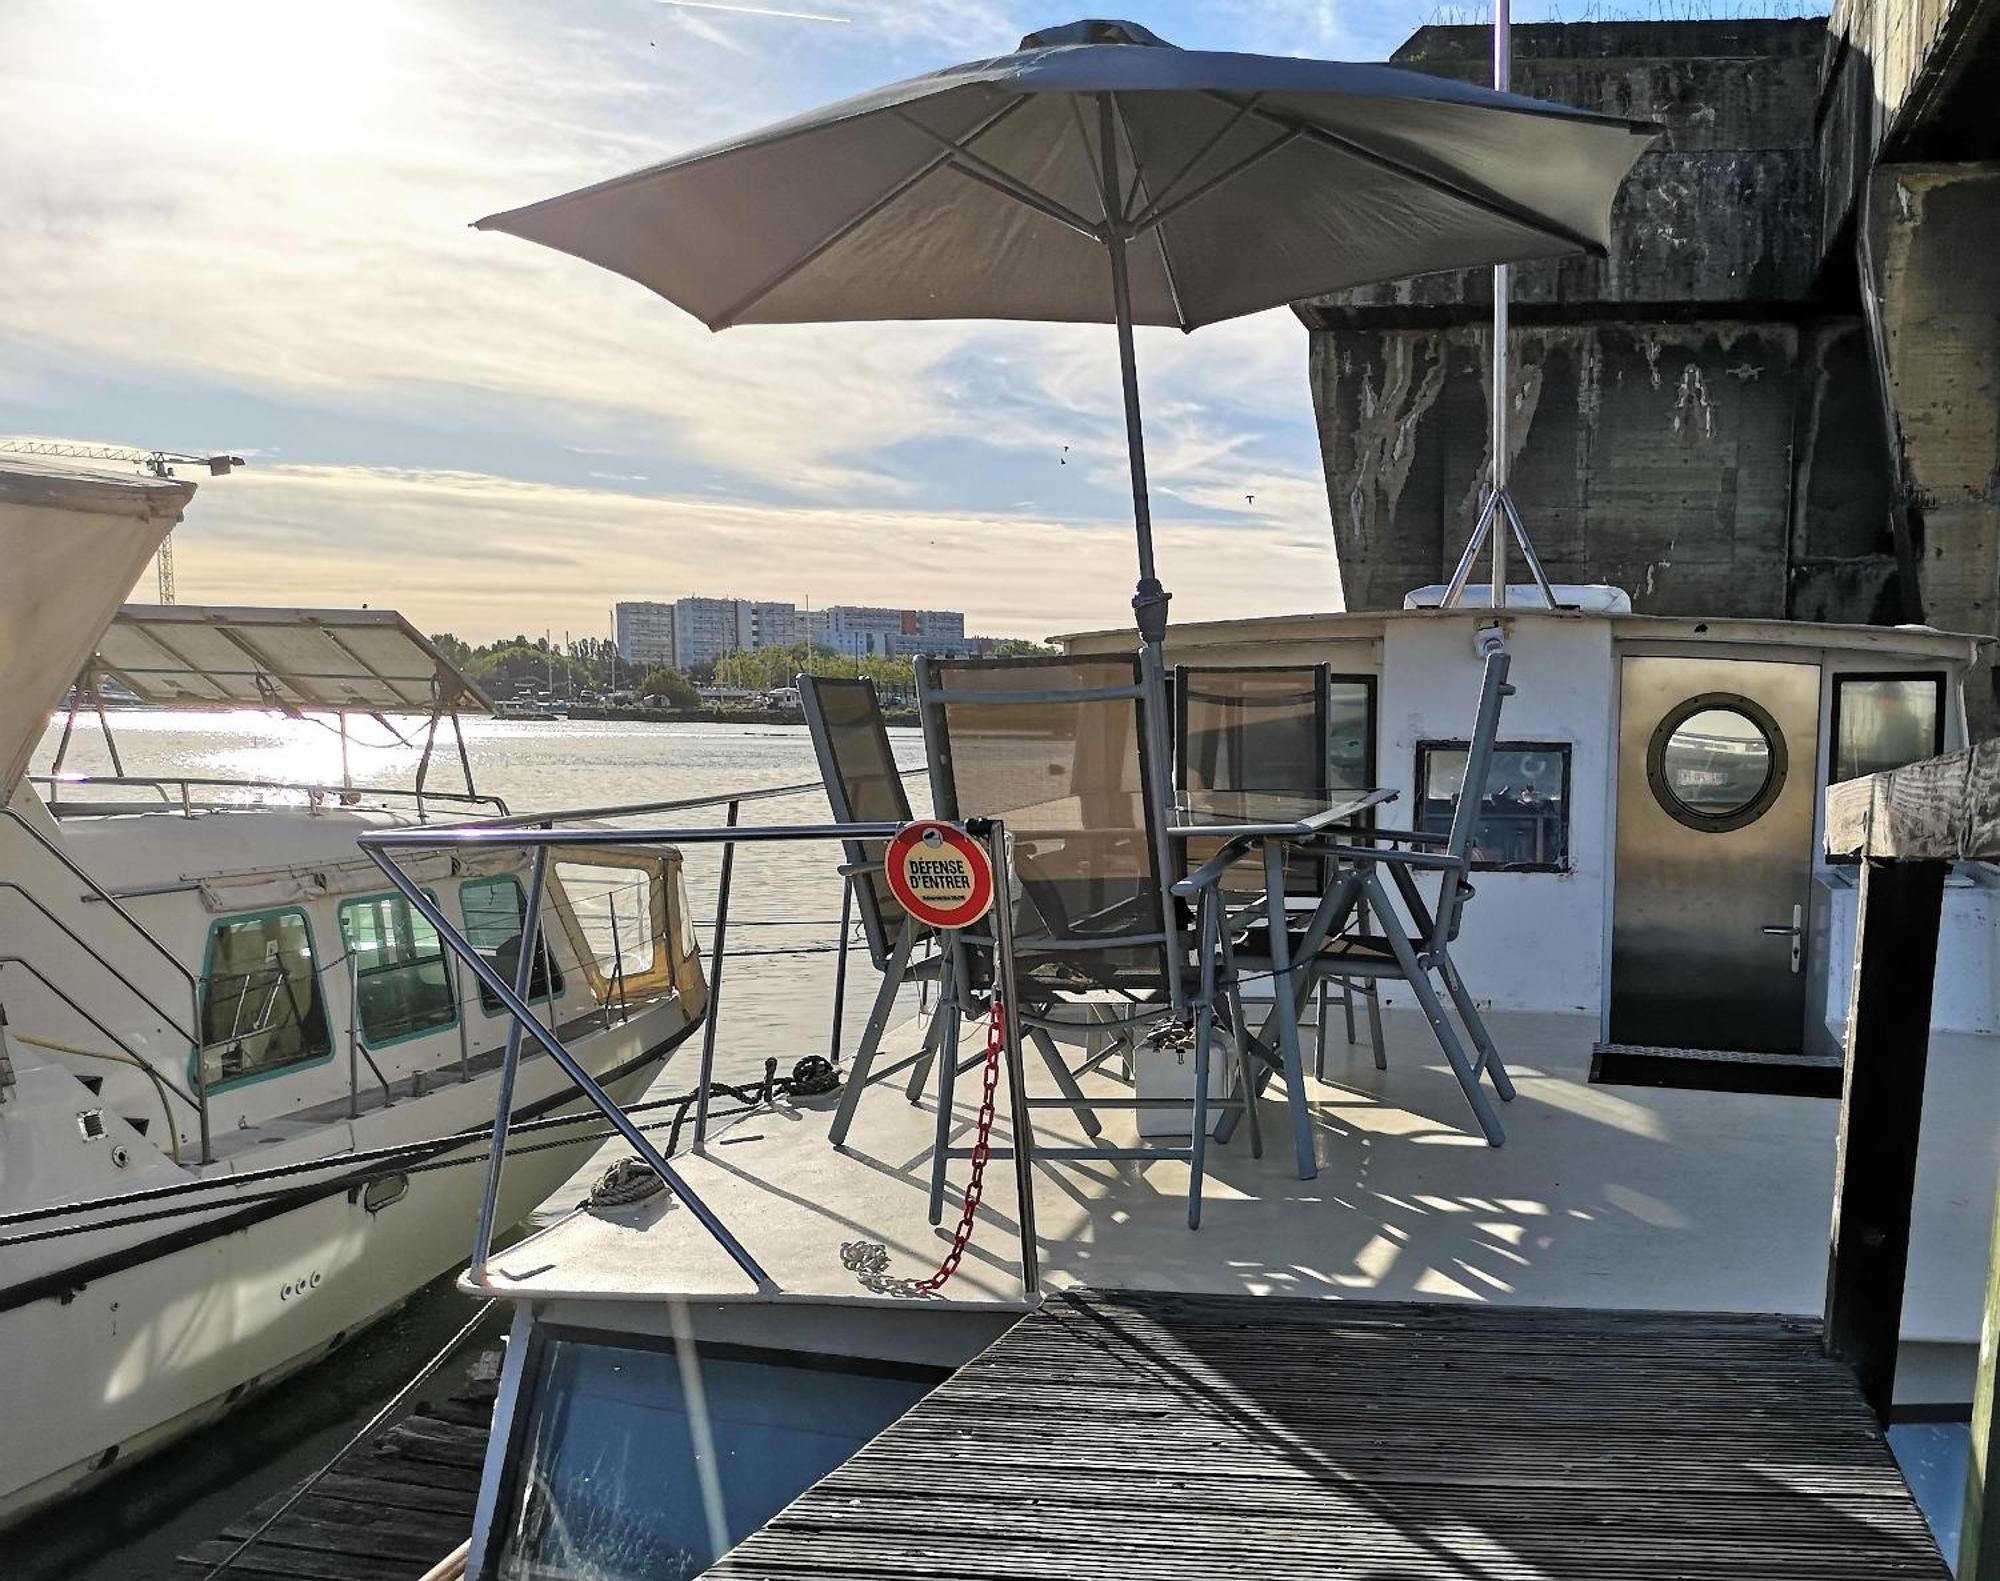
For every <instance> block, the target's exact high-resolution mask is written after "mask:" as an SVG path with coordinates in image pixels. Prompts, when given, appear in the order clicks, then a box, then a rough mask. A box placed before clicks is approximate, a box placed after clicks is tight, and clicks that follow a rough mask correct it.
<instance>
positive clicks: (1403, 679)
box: [1376, 616, 1617, 1015]
mask: <svg viewBox="0 0 2000 1581" xmlns="http://www.w3.org/2000/svg"><path fill="white" fill-rule="evenodd" d="M1483 623H1484V622H1483V620H1480V619H1473V618H1471V617H1466V618H1461V619H1452V618H1432V619H1420V620H1399V621H1392V622H1390V623H1389V624H1388V627H1387V630H1386V631H1385V632H1384V633H1383V637H1382V658H1383V664H1382V672H1383V673H1382V683H1381V690H1380V694H1379V698H1378V704H1377V706H1378V717H1379V724H1378V727H1377V728H1378V740H1377V763H1378V769H1377V775H1376V778H1377V780H1378V782H1379V783H1381V784H1382V785H1384V786H1388V787H1390V788H1393V789H1394V790H1396V791H1397V792H1399V795H1398V798H1397V800H1396V801H1395V802H1394V803H1392V804H1391V805H1390V806H1389V807H1387V808H1385V809H1384V811H1383V813H1382V822H1383V823H1384V824H1386V825H1390V826H1394V827H1407V826H1408V824H1409V823H1410V822H1411V820H1413V819H1414V818H1415V817H1416V813H1417V786H1416V781H1415V775H1416V756H1417V743H1418V742H1419V741H1424V740H1432V741H1435V740H1464V739H1465V738H1467V737H1468V736H1469V735H1470V734H1471V731H1472V717H1473V710H1474V707H1475V705H1476V704H1477V701H1478V696H1479V680H1480V671H1481V661H1480V658H1479V656H1478V655H1477V654H1476V653H1475V652H1474V651H1473V646H1472V637H1473V632H1474V631H1475V629H1476V628H1477V627H1478V626H1479V625H1480V624H1483ZM1507 624H1508V626H1509V627H1510V633H1509V641H1508V648H1509V651H1510V652H1511V654H1512V655H1513V664H1512V666H1511V670H1510V674H1509V679H1510V680H1511V681H1512V683H1513V685H1514V687H1515V693H1514V695H1513V696H1512V697H1510V698H1508V699H1507V700H1506V704H1505V706H1504V707H1503V709H1502V710H1501V714H1500V739H1501V740H1502V741H1517V740H1518V741H1565V742H1568V743H1569V745H1570V783H1569V793H1570V794H1569V860H1570V867H1569V871H1568V872H1566V873H1475V874H1473V875H1472V884H1473V887H1474V889H1475V890H1477V892H1478V893H1477V894H1476V895H1475V897H1474V898H1473V899H1472V901H1471V902H1470V903H1469V904H1468V905H1467V906H1466V910H1465V919H1464V924H1463V929H1462V932H1461V935H1460V939H1459V942H1458V944H1457V945H1456V946H1455V947H1454V949H1453V958H1454V959H1455V960H1456V961H1457V963H1458V966H1459V969H1460V971H1461V972H1462V973H1463V975H1464V977H1465V980H1466V984H1467V986H1468V987H1469V988H1470V989H1471V990H1472V993H1473V995H1474V997H1475V998H1477V999H1478V1001H1479V1002H1480V1003H1481V1004H1482V1005H1491V1006H1494V1007H1496V1008H1498V1009H1503V1010H1543V1011H1583V1012H1586V1013H1588V1014H1591V1015H1595V1014H1597V1012H1598V1009H1599V1005H1600V1002H1601V999H1602V985H1603V974H1604V949H1605V946H1604V941H1605V937H1606V919H1607V909H1606V908H1607V907H1608V905H1609V897H1610V868H1609V864H1610V852H1611V800H1612V798H1611V786H1612V784H1613V782H1614V759H1613V754H1614V752H1615V743H1616V738H1617V731H1616V728H1615V725H1614V723H1613V721H1614V719H1615V698H1614V696H1613V693H1612V684H1613V677H1614V674H1615V672H1614V669H1613V666H1612V662H1611V626H1610V623H1609V622H1607V621H1603V620H1589V619H1576V618H1565V617H1560V616H1558V617H1538V616H1523V617H1516V618H1514V619H1511V620H1509V621H1508V623H1507ZM1425 887H1426V888H1427V889H1428V887H1429V886H1428V885H1425ZM1383 1002H1384V1003H1385V1004H1390V1005H1395V1004H1403V1005H1407V1004H1409V1003H1410V1002H1411V1001H1410V997H1409V992H1408V990H1407V989H1405V988H1403V987H1402V986H1401V985H1399V984H1396V983H1388V984H1385V985H1384V992H1383Z"/></svg>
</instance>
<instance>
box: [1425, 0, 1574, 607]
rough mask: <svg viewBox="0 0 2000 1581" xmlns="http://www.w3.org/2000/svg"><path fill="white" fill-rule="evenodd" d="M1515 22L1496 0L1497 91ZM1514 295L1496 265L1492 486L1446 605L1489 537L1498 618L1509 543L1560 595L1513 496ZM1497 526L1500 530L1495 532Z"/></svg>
mask: <svg viewBox="0 0 2000 1581" xmlns="http://www.w3.org/2000/svg"><path fill="white" fill-rule="evenodd" d="M1512 50H1513V21H1512V18H1511V17H1510V16H1509V14H1508V0H1493V87H1494V89H1495V90H1496V91H1497V92H1500V93H1505V92H1507V91H1508V89H1509V87H1510V85H1511V82H1512V78H1513V59H1512ZM1512 290H1513V271H1512V270H1511V269H1510V268H1509V266H1508V265H1506V264H1495V265H1494V266H1493V383H1492V391H1491V402H1492V404H1491V408H1490V411H1491V415H1492V419H1493V427H1492V432H1491V435H1490V437H1489V439H1488V445H1489V446H1490V448H1491V458H1492V459H1491V468H1490V479H1491V487H1490V488H1489V490H1488V492H1487V495H1486V503H1485V504H1484V505H1482V506H1481V507H1480V511H1479V519H1478V521H1476V522H1474V523H1473V527H1472V538H1471V540H1470V541H1469V542H1468V543H1467V544H1466V546H1465V553H1464V554H1462V555H1460V556H1459V557H1458V564H1457V566H1455V567H1454V568H1453V570H1452V573H1451V581H1450V583H1449V584H1448V585H1447V586H1446V587H1445V590H1444V606H1445V608H1447V609H1450V608H1452V607H1453V606H1455V605H1457V604H1458V603H1459V602H1461V601H1462V600H1463V598H1464V597H1465V584H1466V582H1467V580H1468V579H1470V577H1471V575H1472V568H1473V566H1474V565H1476V564H1477V563H1478V561H1479V551H1480V549H1481V548H1483V547H1484V546H1485V543H1486V539H1487V536H1488V535H1489V534H1491V536H1492V539H1493V576H1492V588H1493V591H1492V599H1493V602H1492V605H1491V608H1492V609H1493V610H1494V611H1495V612H1496V613H1497V612H1498V611H1501V610H1504V609H1505V608H1506V607H1507V542H1508V539H1509V538H1512V539H1513V540H1514V541H1515V542H1516V543H1518V544H1520V546H1521V557H1522V559H1524V560H1526V561H1527V562H1528V570H1529V571H1530V573H1532V574H1533V576H1534V578H1535V587H1536V588H1537V590H1538V591H1539V592H1540V593H1541V595H1542V603H1543V605H1544V606H1546V607H1547V608H1549V609H1554V608H1555V607H1556V595H1555V590H1554V589H1553V588H1552V587H1550V586H1549V578H1548V573H1547V572H1545V571H1544V570H1543V569H1542V562H1541V558H1540V556H1538V555H1537V554H1536V553H1535V546H1534V545H1533V544H1532V543H1530V542H1529V541H1528V529H1527V528H1526V527H1525V526H1523V525H1522V522H1521V513H1520V512H1519V511H1517V510H1515V509H1514V500H1513V497H1512V496H1511V495H1510V494H1509V493H1508V492H1507V465H1508V461H1509V459H1510V457H1509V454H1508V443H1507V407H1508V404H1509V402H1510V399H1511V396H1512V393H1513V370H1512V367H1511V364H1510V359H1509V357H1508V345H1507V327H1508V326H1507V308H1508V305H1509V297H1510V295H1511V294H1512ZM1496 525H1497V527H1498V530H1497V531H1495V528H1496Z"/></svg>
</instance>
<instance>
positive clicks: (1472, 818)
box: [1223, 649, 1514, 1147]
mask: <svg viewBox="0 0 2000 1581" xmlns="http://www.w3.org/2000/svg"><path fill="white" fill-rule="evenodd" d="M1508 664H1509V658H1508V655H1507V653H1506V651H1505V650H1504V649H1502V650H1499V651H1497V652H1493V653H1490V654H1488V656H1487V658H1486V667H1485V671H1484V674H1483V675H1482V677H1481V681H1480V688H1479V703H1478V712H1477V714H1476V716H1475V720H1474V724H1473V730H1472V735H1471V738H1470V740H1469V742H1468V744H1467V749H1466V762H1465V778H1464V781H1463V783H1462V784H1461V785H1460V787H1459V796H1458V805H1457V807H1456V808H1455V809H1454V810H1453V813H1452V820H1451V828H1450V830H1449V832H1448V833H1446V834H1443V835H1438V834H1431V833H1424V832H1420V831H1416V830H1407V829H1404V830H1398V829H1382V828H1377V827H1373V826H1370V827H1369V828H1367V829H1366V830H1353V831H1349V833H1350V834H1365V836H1366V837H1367V839H1369V840H1370V841H1371V842H1374V843H1372V844H1370V845H1366V846H1363V845H1351V844H1341V843H1328V844H1326V845H1325V846H1324V847H1323V850H1324V851H1325V854H1326V855H1327V856H1329V857H1331V858H1333V859H1335V860H1337V861H1338V862H1340V863H1341V864H1342V865H1341V869H1340V876H1339V877H1338V879H1337V880H1336V882H1335V883H1334V885H1333V887H1332V888H1331V889H1330V890H1329V892H1328V894H1327V896H1326V898H1325V899H1324V900H1323V901H1322V902H1321V903H1320V906H1319V907H1318V908H1317V909H1316V910H1315V912H1314V913H1313V916H1312V918H1311V920H1310V921H1308V922H1307V923H1306V924H1305V925H1304V926H1303V927H1302V928H1298V929H1290V930H1287V931H1288V933H1289V934H1290V937H1289V939H1288V941H1287V943H1288V948H1287V949H1286V950H1285V952H1284V955H1283V959H1288V960H1290V961H1292V962H1296V963H1299V970H1298V972H1297V978H1298V981H1297V982H1296V983H1295V986H1294V1002H1293V1004H1292V1006H1291V1011H1292V1014H1293V1015H1294V1016H1296V1015H1297V1013H1298V1010H1299V1009H1300V1008H1301V1007H1302V1006H1303V1003H1304V994H1305V993H1307V992H1310V988H1311V983H1312V981H1313V980H1314V979H1315V978H1316V977H1318V976H1320V975H1326V976H1333V977H1354V978H1363V979H1368V980H1371V981H1375V982H1380V981H1382V980H1384V979H1389V980H1394V981H1399V982H1405V983H1408V984H1409V985H1410V991H1411V993H1412V994H1413V995H1414V996H1415V997H1416V1000H1417V1003H1418V1005H1419V1006H1420V1007H1421V1008H1422V1010H1423V1012H1424V1019H1425V1020H1426V1021H1427V1022H1428V1023H1429V1025H1430V1029H1431V1033H1432V1035H1433V1036H1434V1037H1436V1039H1437V1041H1438V1047H1439V1048H1440V1049H1442V1050H1443V1052H1444V1056H1445V1059H1446V1061H1447V1063H1449V1064H1450V1066H1451V1070H1452V1074H1453V1075H1454V1076H1456V1077H1457V1079H1458V1084H1459V1086H1460V1088H1461V1089H1462V1090H1463V1091H1464V1093H1465V1097H1466V1101H1467V1102H1468V1103H1470V1104H1471V1106H1472V1112H1473V1114H1474V1116H1475V1117H1476V1118H1477V1120H1478V1121H1479V1128H1480V1130H1481V1132H1483V1133H1484V1135H1485V1137H1486V1140H1487V1142H1488V1143H1489V1144H1491V1145H1492V1146H1494V1147H1499V1146H1501V1145H1502V1144H1503V1143H1504V1142H1505V1141H1506V1133H1505V1131H1504V1130H1503V1129H1502V1127H1501V1125H1500V1118H1499V1115H1498V1113H1497V1112H1496V1111H1495V1109H1494V1107H1493V1105H1492V1103H1491V1101H1490V1100H1489V1099H1488V1098H1487V1096H1486V1091H1485V1089H1484V1087H1482V1086H1481V1085H1480V1081H1481V1078H1482V1077H1484V1078H1485V1079H1486V1080H1488V1081H1490V1082H1491V1083H1492V1085H1493V1090H1494V1092H1495V1093H1496V1094H1498V1095H1499V1097H1500V1099H1501V1100H1502V1101H1503V1102H1508V1101H1511V1100H1512V1099H1513V1097H1514V1083H1513V1079H1512V1078H1511V1077H1510V1076H1509V1075H1508V1074H1507V1067H1506V1065H1505V1064H1504V1063H1503V1062H1502V1060H1501V1058H1500V1052H1499V1050H1498V1049H1497V1048H1495V1047H1494V1044H1493V1039H1492V1037H1491V1035H1490V1034H1489V1033H1488V1032H1487V1030H1486V1023H1485V1021H1484V1020H1483V1019H1482V1018H1481V1017H1480V1014H1479V1008H1478V1006H1477V1005H1476V1004H1475V1003H1474V1002H1473V998H1472V995H1471V993H1470V992H1468V991H1467V989H1466V986H1465V980H1464V979H1463V978H1462V977H1461V976H1460V975H1459V972H1458V967H1457V965H1456V964H1455V963H1454V962H1453V960H1452V958H1451V949H1450V946H1451V944H1452V942H1453V941H1454V940H1455V939H1457V937H1458V932H1459V924H1460V922H1461V920H1462V918H1463V916H1464V912H1465V903H1466V901H1467V900H1469V899H1470V898H1471V896H1472V892H1473V891H1472V886H1471V885H1470V884H1469V883H1467V882H1466V875H1467V873H1468V872H1469V871H1470V869H1471V853H1472V843H1473V836H1474V834H1475V832H1476V831H1477V829H1478V827H1479V820H1480V815H1481V812H1482V809H1483V807H1484V803H1485V798H1486V788H1487V782H1488V779H1489V778H1490V775H1491V771H1492V766H1493V748H1494V742H1495V740H1496V738H1497V737H1498V735H1499V732H1500V709H1501V704H1502V702H1503V701H1504V700H1505V698H1506V697H1508V696H1509V695H1510V694H1511V693H1512V692H1513V690H1514V688H1513V687H1512V686H1510V685H1508V684H1507V668H1508ZM1420 873H1436V874H1437V875H1438V892H1437V898H1436V900H1435V902H1426V901H1425V899H1424V897H1423V894H1422V892H1421V890H1420V889H1419V887H1418V884H1417V875H1418V874H1420ZM1385 874H1386V875H1387V877H1388V879H1389V882H1390V885H1392V886H1393V887H1394V890H1395V893H1396V895H1397V896H1398V897H1400V899H1401V900H1402V902H1403V905H1404V906H1405V908H1406V909H1407V911H1408V914H1409V922H1408V923H1407V924H1406V923H1405V922H1404V920H1403V919H1402V917H1401V916H1399V915H1398V913H1397V911H1396V907H1395V904H1394V902H1393V901H1392V900H1391V898H1390V891H1389V888H1388V887H1385V886H1384V884H1383V877H1384V875H1385ZM1357 909H1358V910H1359V911H1360V912H1361V916H1362V924H1363V927H1362V931H1360V932H1357V933H1353V934H1343V933H1341V932H1340V929H1341V928H1342V927H1343V926H1344V925H1345V923H1346V921H1347V919H1348V917H1349V916H1350V915H1351V914H1353V913H1354V912H1355V911H1356V910H1357ZM1370 924H1372V927H1371V926H1370ZM1262 931H1267V930H1259V929H1257V928H1254V927H1253V928H1252V929H1250V930H1249V931H1248V933H1247V935H1246V938H1245V940H1244V943H1243V946H1242V947H1241V948H1236V949H1232V947H1231V944H1230V941H1229V940H1227V939H1226V938H1225V940H1224V948H1223V960H1224V970H1225V972H1238V973H1259V972H1265V971H1270V970H1273V969H1274V968H1275V966H1276V965H1277V964H1278V962H1277V961H1275V960H1274V958H1273V952H1272V951H1271V949H1270V941H1269V940H1268V939H1264V938H1261V937H1260V933H1261V932H1262ZM1432 973H1436V974H1437V977H1438V979H1439V981H1441V982H1442V983H1443V984H1444V988H1445V992H1446V994H1447V995H1449V997H1450V999H1451V1002H1452V1004H1453V1006H1454V1007H1455V1008H1456V1009H1457V1011H1458V1015H1459V1019H1460V1020H1461V1021H1463V1022H1464V1024H1465V1029H1466V1032H1467V1033H1468V1034H1469V1035H1470V1037H1471V1039H1472V1044H1473V1048H1474V1051H1475V1055H1474V1056H1468V1054H1467V1053H1466V1049H1465V1045H1464V1043H1463V1042H1461V1041H1460V1039H1459V1036H1458V1033H1457V1031H1456V1029H1455V1028H1453V1026H1452V1024H1451V1019H1450V1017H1449V1016H1448V1015H1447V1014H1446V1012H1445V1008H1444V1004H1443V1001H1442V1000H1441V999H1440V998H1439V996H1438V992H1437V989H1436V988H1435V987H1434V986H1433V985H1432V983H1431V974H1432ZM1282 1013H1283V1007H1279V1009H1278V1010H1277V1011H1274V1015H1277V1014H1282ZM1267 1025H1268V1023H1267ZM1281 1030H1282V1029H1281Z"/></svg>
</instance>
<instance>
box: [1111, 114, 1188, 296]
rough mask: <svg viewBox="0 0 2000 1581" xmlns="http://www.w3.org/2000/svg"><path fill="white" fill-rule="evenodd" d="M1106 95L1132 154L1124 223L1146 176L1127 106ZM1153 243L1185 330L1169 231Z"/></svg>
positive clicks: (1161, 232)
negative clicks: (1170, 254)
mask: <svg viewBox="0 0 2000 1581" xmlns="http://www.w3.org/2000/svg"><path fill="white" fill-rule="evenodd" d="M1106 97H1107V98H1109V99H1110V100H1111V113H1112V114H1113V115H1115V116H1117V117H1118V124H1119V125H1120V126H1122V127H1124V128H1125V146H1126V148H1127V149H1129V150H1130V151H1131V154H1132V192H1131V195H1130V197H1127V198H1126V199H1125V200H1124V203H1123V206H1122V208H1121V210H1120V215H1119V218H1120V221H1121V223H1122V222H1123V219H1124V213H1125V211H1127V210H1129V209H1130V208H1131V207H1132V199H1133V198H1136V197H1138V195H1139V194H1140V192H1141V191H1142V190H1144V183H1145V177H1144V174H1143V172H1142V169H1141V166H1140V164H1139V145H1138V143H1136V142H1135V141H1134V140H1133V137H1132V123H1131V122H1130V121H1128V120H1126V119H1125V106H1124V105H1122V104H1120V103H1119V102H1118V95H1117V94H1115V93H1113V94H1108V95H1106ZM1153 245H1154V246H1155V247H1156V248H1158V249H1159V253H1160V273H1161V275H1162V276H1163V277H1164V278H1165V279H1166V282H1167V300H1168V301H1169V302H1171V303H1172V304H1173V309H1174V323H1175V324H1176V325H1177V326H1179V327H1180V328H1181V329H1182V330H1183V331H1185V330H1187V329H1188V328H1189V327H1190V326H1189V324H1188V321H1187V309H1186V308H1185V307H1183V306H1182V305H1181V287H1180V282H1179V281H1178V280H1176V279H1175V278H1174V261H1173V259H1171V258H1170V257H1168V256H1167V233H1166V232H1165V231H1164V230H1156V231H1154V232H1153Z"/></svg>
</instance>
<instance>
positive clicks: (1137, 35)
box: [1021, 17, 1175, 49]
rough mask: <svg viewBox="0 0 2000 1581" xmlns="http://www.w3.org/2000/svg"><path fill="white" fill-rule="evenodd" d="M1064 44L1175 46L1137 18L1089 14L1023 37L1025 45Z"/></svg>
mask: <svg viewBox="0 0 2000 1581" xmlns="http://www.w3.org/2000/svg"><path fill="white" fill-rule="evenodd" d="M1065 44H1151V45H1154V46H1155V47H1156V48H1159V49H1173V48H1174V47H1175V46H1174V45H1172V44H1169V43H1168V42H1167V41H1166V40H1165V39H1163V38H1161V37H1160V35H1159V34H1157V33H1155V32H1154V31H1153V30H1152V29H1151V28H1144V27H1141V26H1139V24H1138V23H1137V22H1116V21H1108V20H1102V19H1099V18H1097V17H1086V18H1085V19H1084V20H1083V21H1081V22H1065V23H1063V24H1062V25H1061V26H1060V27H1041V28H1036V29H1035V31H1034V32H1032V33H1030V34H1028V36H1027V37H1025V38H1024V39H1022V40H1021V48H1022V49H1057V48H1059V47H1061V46H1062V45H1065Z"/></svg>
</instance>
